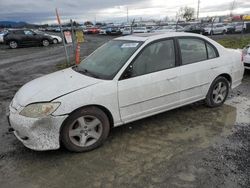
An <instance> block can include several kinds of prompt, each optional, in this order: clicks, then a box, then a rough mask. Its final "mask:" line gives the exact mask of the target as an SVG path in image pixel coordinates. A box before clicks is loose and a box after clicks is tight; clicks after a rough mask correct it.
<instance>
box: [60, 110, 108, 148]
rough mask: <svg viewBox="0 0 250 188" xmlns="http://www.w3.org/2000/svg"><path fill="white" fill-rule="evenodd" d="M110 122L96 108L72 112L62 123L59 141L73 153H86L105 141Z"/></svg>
mask: <svg viewBox="0 0 250 188" xmlns="http://www.w3.org/2000/svg"><path fill="white" fill-rule="evenodd" d="M109 131H110V122H109V119H108V117H107V115H106V114H105V113H104V112H103V111H102V110H100V109H99V108H97V107H86V108H82V109H80V110H77V111H76V112H73V113H72V114H71V115H70V116H69V117H68V118H67V119H66V121H65V122H64V123H63V125H62V128H61V131H60V139H61V142H62V144H63V146H64V147H65V148H66V149H67V150H69V151H73V152H86V151H90V150H93V149H95V148H97V147H99V146H101V145H102V144H103V143H104V141H105V140H106V139H107V137H108V135H109Z"/></svg>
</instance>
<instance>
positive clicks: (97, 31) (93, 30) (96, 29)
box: [87, 27, 100, 34]
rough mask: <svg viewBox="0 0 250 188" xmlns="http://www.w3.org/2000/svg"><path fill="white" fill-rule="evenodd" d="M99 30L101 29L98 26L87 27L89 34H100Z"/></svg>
mask: <svg viewBox="0 0 250 188" xmlns="http://www.w3.org/2000/svg"><path fill="white" fill-rule="evenodd" d="M99 32H100V29H99V28H97V27H90V28H87V34H98V33H99Z"/></svg>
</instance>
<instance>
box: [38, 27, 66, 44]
mask: <svg viewBox="0 0 250 188" xmlns="http://www.w3.org/2000/svg"><path fill="white" fill-rule="evenodd" d="M33 31H34V32H35V33H37V34H39V35H45V36H50V37H51V38H52V40H53V43H54V44H58V43H61V42H62V38H61V37H59V36H57V35H51V34H48V33H45V32H43V31H39V30H33Z"/></svg>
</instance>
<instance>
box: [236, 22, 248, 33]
mask: <svg viewBox="0 0 250 188" xmlns="http://www.w3.org/2000/svg"><path fill="white" fill-rule="evenodd" d="M246 28H247V26H246V23H244V24H243V23H242V22H238V23H236V25H235V33H241V32H243V33H244V32H245V31H246Z"/></svg>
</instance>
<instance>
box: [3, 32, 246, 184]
mask: <svg viewBox="0 0 250 188" xmlns="http://www.w3.org/2000/svg"><path fill="white" fill-rule="evenodd" d="M110 38H111V37H102V36H99V37H95V36H88V37H87V42H86V43H84V44H83V45H82V51H81V56H82V57H83V56H86V55H88V54H89V53H91V52H92V51H93V50H94V49H96V48H97V47H98V46H100V45H101V44H102V43H104V42H106V41H108V40H110ZM64 61H65V59H64V51H63V48H62V46H61V45H57V46H51V47H48V48H42V47H32V48H21V49H16V50H10V49H7V48H6V47H4V46H0V105H1V109H0V143H1V144H0V186H1V187H8V188H9V187H20V188H22V187H23V188H29V187H32V188H40V187H60V188H61V187H104V188H105V187H119V188H120V187H126V188H127V187H133V188H135V187H138V188H139V187H143V188H144V187H157V188H158V187H164V188H166V187H170V188H181V187H203V188H211V187H219V188H235V187H250V179H249V177H250V71H246V72H245V75H244V80H243V83H242V85H241V86H239V87H238V88H237V89H235V90H234V91H233V92H231V94H230V96H229V98H228V100H227V102H226V104H225V105H223V106H222V107H219V108H216V109H210V108H207V107H206V106H205V105H204V104H203V103H202V102H198V103H195V104H192V105H188V106H185V107H182V108H179V109H176V110H172V111H169V112H165V113H162V114H159V115H156V116H152V117H150V118H146V119H143V120H140V121H137V122H134V123H131V124H127V125H125V126H121V127H118V128H115V129H113V130H112V131H111V134H110V136H109V138H108V141H107V142H106V143H105V144H104V146H103V147H101V148H98V149H96V150H94V151H91V152H88V153H82V154H73V153H69V152H67V151H65V150H63V149H60V150H58V151H47V152H35V151H31V150H29V149H26V148H25V147H24V146H23V145H22V144H21V143H20V142H19V141H17V139H16V138H15V137H14V136H13V135H12V134H11V133H8V131H7V129H8V125H7V121H6V119H5V115H6V110H7V105H8V104H9V102H10V100H11V99H12V97H13V95H14V93H15V92H16V91H17V90H18V88H20V87H21V86H22V85H23V84H24V83H26V82H28V81H30V80H32V79H34V78H37V77H39V76H42V75H44V74H47V73H51V72H54V71H56V70H57V67H56V65H57V64H59V63H63V62H64Z"/></svg>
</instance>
